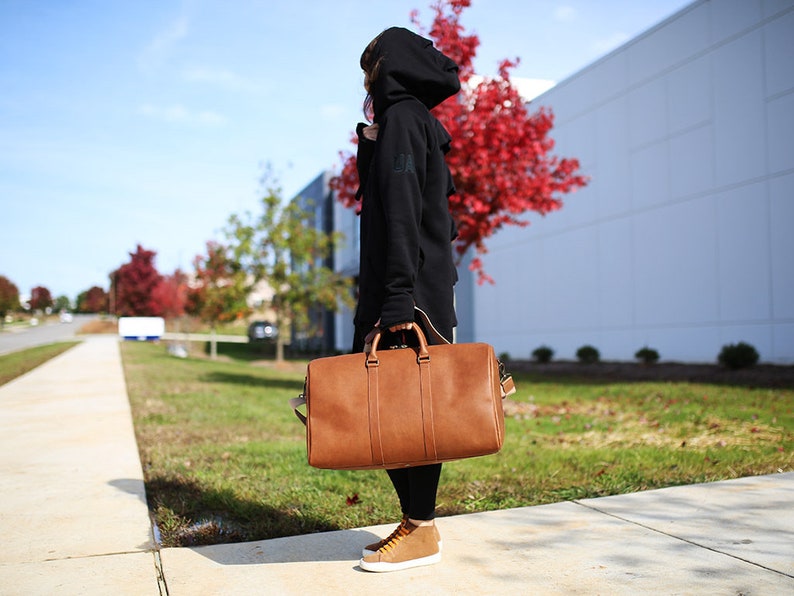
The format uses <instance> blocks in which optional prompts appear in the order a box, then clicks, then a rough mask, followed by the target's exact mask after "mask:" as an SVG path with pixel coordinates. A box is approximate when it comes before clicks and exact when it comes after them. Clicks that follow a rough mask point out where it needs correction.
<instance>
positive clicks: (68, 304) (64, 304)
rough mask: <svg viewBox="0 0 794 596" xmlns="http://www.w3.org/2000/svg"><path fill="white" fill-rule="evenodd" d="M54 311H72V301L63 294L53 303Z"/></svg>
mask: <svg viewBox="0 0 794 596" xmlns="http://www.w3.org/2000/svg"><path fill="white" fill-rule="evenodd" d="M53 309H54V310H56V311H58V312H61V311H63V310H72V301H71V300H69V297H68V296H64V295H63V294H61V295H60V296H58V297H57V298H55V302H54V303H53Z"/></svg>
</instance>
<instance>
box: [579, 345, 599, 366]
mask: <svg viewBox="0 0 794 596" xmlns="http://www.w3.org/2000/svg"><path fill="white" fill-rule="evenodd" d="M576 358H578V359H579V362H581V363H582V364H593V363H595V362H598V361H599V360H600V359H601V354H600V353H599V351H598V350H597V349H595V348H594V347H593V346H582V347H581V348H579V349H578V350H576Z"/></svg>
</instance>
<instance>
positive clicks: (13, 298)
mask: <svg viewBox="0 0 794 596" xmlns="http://www.w3.org/2000/svg"><path fill="white" fill-rule="evenodd" d="M19 308H20V305H19V288H17V287H16V286H15V285H14V284H13V283H12V282H11V280H10V279H8V278H7V277H5V276H3V275H0V327H2V326H3V325H5V320H6V315H8V313H10V312H14V311H15V310H19Z"/></svg>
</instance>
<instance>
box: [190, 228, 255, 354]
mask: <svg viewBox="0 0 794 596" xmlns="http://www.w3.org/2000/svg"><path fill="white" fill-rule="evenodd" d="M235 257H236V253H235V252H234V251H233V250H232V249H230V248H229V247H228V246H224V245H222V244H219V243H217V242H213V241H210V242H207V251H206V253H205V254H203V255H198V256H197V257H196V258H195V259H194V261H193V265H194V268H195V279H194V282H193V283H192V284H191V286H190V287H189V288H188V292H187V293H188V295H187V300H186V303H187V305H186V310H187V312H189V313H190V314H192V315H195V316H198V317H199V318H200V319H201V320H202V321H205V322H206V323H209V325H210V357H211V358H213V359H215V358H217V356H218V342H217V340H216V337H215V334H216V329H217V326H218V323H222V322H226V321H233V320H235V319H239V318H242V317H244V316H245V315H247V314H248V311H249V309H248V303H247V298H248V294H250V292H251V289H252V284H251V283H250V279H249V276H248V275H247V273H246V272H245V270H244V269H243V267H242V265H241V264H240V261H239V260H238V259H236V258H235Z"/></svg>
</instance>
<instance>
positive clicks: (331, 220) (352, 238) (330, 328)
mask: <svg viewBox="0 0 794 596" xmlns="http://www.w3.org/2000/svg"><path fill="white" fill-rule="evenodd" d="M330 178H331V173H330V172H323V173H322V174H320V175H319V176H317V178H315V179H314V180H312V181H311V182H310V183H309V184H308V186H306V187H305V188H304V189H302V190H301V191H300V192H299V193H298V194H297V195H296V196H295V197H294V198H293V200H294V201H297V202H298V204H299V205H301V207H302V208H303V210H304V211H310V212H312V213H313V214H314V225H315V228H317V229H320V230H323V231H325V232H327V233H331V232H333V231H342V232H343V233H344V234H345V241H344V242H343V243H342V245H341V246H339V247H335V248H334V250H333V251H332V252H331V254H330V255H329V256H328V258H327V259H326V260H325V262H324V263H323V264H324V265H325V266H326V267H328V268H329V269H332V270H334V271H339V272H342V273H343V274H345V275H348V276H350V277H351V278H355V277H356V276H357V275H358V252H357V251H353V249H352V247H353V246H355V247H356V249H357V248H358V237H357V234H358V221H357V219H356V217H355V214H354V213H353V212H352V210H349V209H345V208H344V207H342V206H341V205H340V204H339V202H338V201H335V200H334V197H333V192H332V191H331V189H330V188H329V187H328V181H329V180H330ZM354 231H355V232H354ZM353 232H354V233H353ZM351 243H352V244H351ZM352 259H354V260H352ZM309 318H310V321H311V326H312V328H313V329H314V330H315V332H314V333H312V334H311V335H310V336H302V335H295V332H294V331H293V338H292V344H293V346H294V347H295V348H296V349H302V350H311V351H314V352H322V353H327V354H330V353H334V352H340V351H341V352H346V351H349V350H350V347H351V346H352V345H353V314H352V313H351V312H350V310H349V309H347V308H344V307H342V309H341V310H340V311H339V312H337V313H333V312H328V311H326V310H325V309H323V308H321V307H318V308H317V309H316V310H314V311H313V312H311V313H310V316H309Z"/></svg>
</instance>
